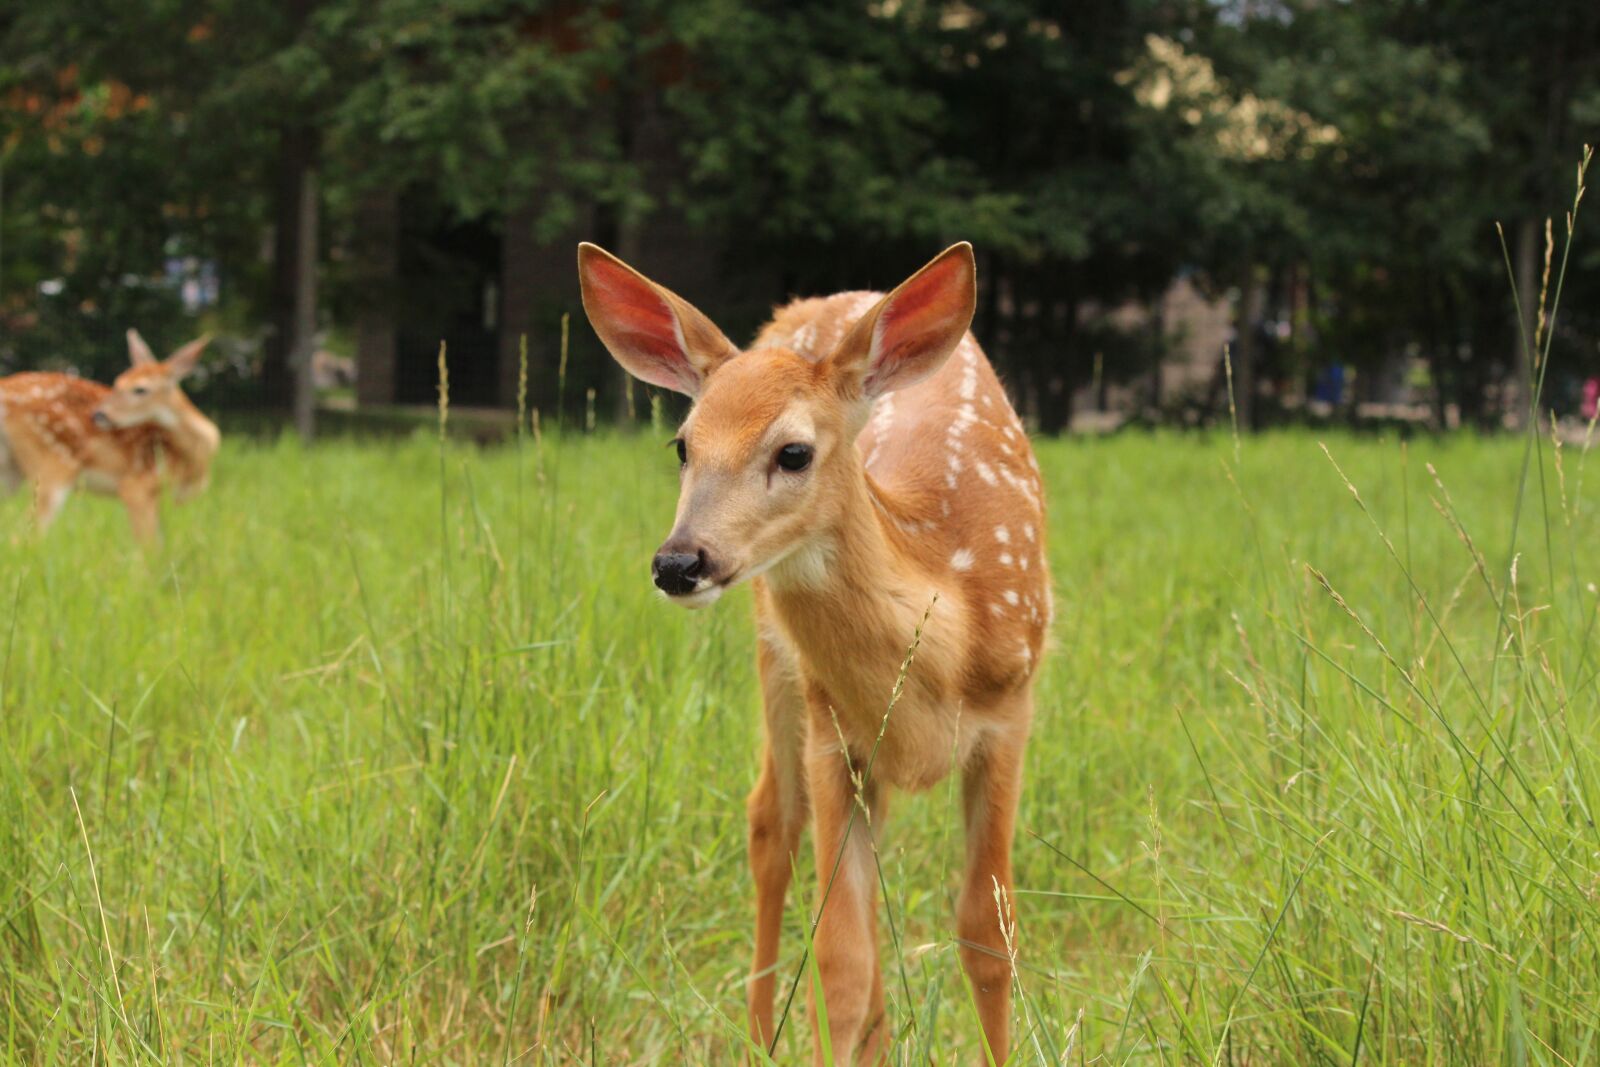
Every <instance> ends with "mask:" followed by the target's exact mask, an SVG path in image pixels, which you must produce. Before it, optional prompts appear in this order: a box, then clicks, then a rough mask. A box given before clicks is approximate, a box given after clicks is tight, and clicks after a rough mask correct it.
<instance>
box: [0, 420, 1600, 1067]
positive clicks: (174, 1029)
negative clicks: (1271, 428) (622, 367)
mask: <svg viewBox="0 0 1600 1067" xmlns="http://www.w3.org/2000/svg"><path fill="white" fill-rule="evenodd" d="M660 436H662V437H664V436H666V435H665V434H663V435H660ZM1328 446H1329V450H1330V451H1331V453H1332V456H1333V458H1334V459H1335V460H1337V462H1338V465H1339V467H1340V468H1342V470H1343V472H1344V474H1346V475H1348V477H1349V480H1350V482H1351V483H1352V484H1353V485H1354V486H1355V487H1356V488H1357V489H1358V490H1359V500H1358V499H1356V498H1355V497H1353V496H1352V494H1351V492H1350V491H1349V490H1348V489H1347V488H1346V485H1345V483H1344V482H1343V481H1342V480H1341V475H1340V473H1339V471H1338V470H1336V468H1335V467H1334V465H1333V464H1332V463H1330V461H1329V459H1328V458H1327V457H1325V456H1324V454H1323V453H1322V451H1321V450H1320V449H1319V447H1318V443H1317V440H1316V439H1315V438H1313V437H1310V436H1306V435H1298V434H1293V435H1275V436H1267V437H1263V438H1260V439H1256V440H1246V441H1244V442H1243V444H1242V447H1240V448H1239V450H1238V451H1237V452H1236V450H1235V445H1234V443H1233V442H1232V441H1231V440H1230V439H1229V438H1227V437H1225V436H1218V437H1212V438H1198V437H1185V436H1153V437H1140V436H1128V437H1121V438H1116V439H1108V440H1096V441H1071V442H1059V443H1043V444H1041V446H1040V454H1041V462H1042V465H1043V467H1044V469H1045V474H1046V479H1047V486H1048V490H1049V495H1050V503H1051V524H1050V553H1051V558H1052V561H1053V565H1054V568H1055V575H1056V588H1057V603H1058V605H1059V609H1058V616H1059V617H1058V622H1057V626H1056V633H1055V650H1054V652H1053V653H1052V654H1051V655H1050V657H1049V660H1048V662H1047V665H1046V668H1045V671H1044V674H1043V679H1042V682H1041V688H1040V701H1039V706H1040V712H1039V716H1038V721H1037V727H1036V733H1035V737H1034V741H1033V744H1032V748H1031V750H1030V753H1029V773H1028V784H1027V787H1026V790H1025V793H1024V798H1023V806H1022V812H1021V817H1020V825H1021V827H1022V829H1021V831H1020V833H1019V838H1018V842H1017V881H1018V887H1019V901H1018V909H1019V913H1020V914H1019V919H1020V939H1021V944H1020V958H1019V967H1018V973H1017V982H1016V997H1015V1005H1016V1014H1017V1019H1018V1029H1019V1032H1020V1033H1021V1034H1022V1035H1023V1038H1022V1041H1021V1044H1020V1047H1019V1049H1018V1051H1017V1053H1016V1056H1015V1062H1017V1063H1024V1064H1058V1063H1075V1064H1076V1063H1083V1064H1088V1063H1104V1064H1121V1063H1206V1064H1211V1063H1230V1064H1351V1063H1368V1064H1402V1063H1403V1064H1490V1063H1512V1064H1522V1063H1535V1064H1552V1065H1554V1064H1566V1063H1571V1064H1583V1063H1591V1064H1592V1063H1595V1062H1596V1061H1597V1060H1600V1041H1597V1034H1600V945H1597V938H1600V906H1597V905H1600V901H1597V899H1596V897H1597V893H1600V833H1597V831H1596V828H1595V821H1594V820H1595V805H1596V804H1597V803H1600V796H1597V795H1596V789H1597V787H1600V760H1597V755H1596V742H1597V740H1600V725H1597V722H1596V718H1597V711H1600V709H1597V701H1596V675H1597V672H1600V656H1597V655H1596V654H1595V651H1596V640H1595V633H1594V623H1595V613H1596V599H1597V598H1596V594H1595V587H1594V585H1592V584H1591V583H1592V582H1593V581H1595V580H1597V579H1600V573H1597V571H1600V567H1597V566H1596V561H1595V555H1594V552H1593V549H1594V547H1595V546H1596V545H1597V544H1600V521H1597V519H1596V517H1595V515H1596V511H1595V504H1594V503H1593V501H1594V500H1595V498H1596V496H1597V495H1600V493H1597V490H1600V485H1595V484H1593V483H1600V469H1590V470H1588V471H1587V472H1583V471H1582V469H1581V468H1582V457H1581V453H1579V452H1577V451H1576V450H1571V449H1569V450H1568V451H1567V452H1566V453H1565V454H1564V455H1563V456H1562V457H1561V458H1560V469H1559V470H1558V466H1557V462H1556V457H1554V456H1553V455H1552V454H1551V452H1550V450H1549V446H1548V445H1544V446H1541V454H1540V455H1539V456H1538V457H1536V458H1535V459H1534V460H1533V462H1532V464H1531V466H1530V467H1529V468H1528V470H1527V474H1526V478H1524V477H1523V463H1524V455H1525V448H1526V442H1525V441H1522V440H1519V439H1511V438H1503V439H1498V440H1480V439H1472V438H1466V437H1460V438H1453V439H1444V440H1433V439H1425V440H1420V441H1415V442H1412V443H1411V445H1410V446H1409V448H1408V449H1403V448H1402V447H1401V446H1400V445H1399V444H1398V443H1395V442H1393V441H1380V440H1376V439H1353V438H1337V437H1336V438H1334V439H1331V440H1329V441H1328ZM1428 464H1432V466H1433V468H1435V469H1436V470H1437V472H1438V477H1439V479H1440V480H1441V481H1442V484H1443V488H1441V487H1440V485H1439V484H1437V483H1436V482H1435V480H1434V476H1433V475H1432V474H1431V473H1430V471H1429V468H1428V466H1427V465H1428ZM1590 466H1591V467H1594V466H1595V465H1594V464H1592V463H1591V464H1590ZM1519 486H1520V487H1522V490H1523V491H1524V493H1525V498H1524V499H1522V501H1521V505H1520V509H1519V504H1518V501H1519ZM675 488H676V481H675V478H674V463H673V460H672V457H671V456H670V454H669V453H668V452H667V451H666V450H665V449H662V448H661V447H659V443H658V441H657V439H656V438H654V437H651V436H650V435H648V434H645V435H643V436H641V437H636V438H630V437H604V436H602V437H596V438H576V437H570V438H568V439H567V440H566V441H564V442H561V441H558V440H557V439H556V438H554V437H553V436H547V437H546V438H545V439H544V441H543V443H542V445H540V446H539V447H537V448H536V447H535V446H534V444H533V442H532V441H529V442H527V443H526V445H525V446H524V447H523V448H521V449H520V450H519V449H515V448H511V447H506V448H502V449H498V450H494V451H477V450H473V449H471V448H468V447H465V446H459V447H457V446H452V447H451V448H450V449H449V450H448V451H445V452H443V453H441V450H440V448H439V446H438V444H437V443H436V442H434V441H432V440H431V439H427V438H422V437H419V438H417V439H415V440H412V441H409V442H402V443H397V444H390V445H380V444H353V443H329V444H326V445H322V446H319V447H317V448H315V449H312V450H302V449H301V448H299V447H297V446H296V445H294V444H293V443H291V442H285V443H283V444H277V445H250V444H248V443H245V442H242V441H235V442H229V443H227V444H226V445H225V451H224V453H223V455H222V457H221V459H220V461H219V464H218V468H217V471H216V476H215V481H214V485H213V488H212V489H211V491H210V492H209V493H208V494H207V495H206V496H204V497H202V498H201V499H199V500H198V501H196V502H194V503H192V504H190V505H188V506H186V507H183V508H176V509H174V508H169V509H168V512H167V517H168V538H167V547H166V549H165V551H164V552H162V553H161V554H159V555H158V556H156V557H154V558H153V559H151V560H150V561H149V562H146V561H145V560H144V559H142V558H141V557H140V555H139V554H138V553H137V552H136V551H135V550H134V549H133V548H132V547H131V546H130V543H129V539H128V538H127V536H126V532H125V526H124V520H123V516H122V514H121V512H120V508H118V507H117V506H116V505H114V504H112V503H108V502H105V501H95V500H87V499H75V500H73V501H72V502H71V503H70V504H69V506H68V508H67V510H66V512H65V513H64V515H63V516H62V519H61V521H60V523H59V525H58V527H57V528H56V529H55V530H54V531H53V532H52V534H51V536H50V537H49V538H48V539H47V540H46V541H45V542H44V543H43V544H37V545H36V544H33V543H31V542H30V541H29V540H28V539H27V538H21V539H11V540H8V541H6V542H4V543H6V545H7V547H6V548H5V549H4V552H3V554H0V603H3V604H4V609H3V610H0V1050H3V1052H4V1058H5V1060H6V1061H8V1062H25V1063H33V1062H39V1063H75V1064H76V1063H91V1062H114V1063H142V1062H174V1063H176V1062H182V1063H212V1062H218V1063H233V1062H242V1063H371V1064H387V1063H413V1062H416V1063H436V1062H437V1063H457V1064H487V1063H502V1062H513V1063H524V1064H547V1063H548V1064H566V1063H585V1064H601V1063H606V1064H628V1063H653V1062H661V1063H695V1064H698V1063H712V1064H723V1063H733V1062H737V1059H738V1057H739V1056H741V1055H742V1054H743V1042H742V1029H743V1022H742V1018H743V1004H742V996H743V992H742V981H743V975H744V971H745V968H746V967H747V965H748V957H749V939H750V930H751V923H752V906H751V903H750V894H749V881H748V875H747V873H746V870H745V865H744V815H743V797H744V794H745V792H746V791H747V789H748V788H749V786H750V784H751V783H752V781H753V779H754V773H755V757H756V753H757V748H758V744H759V725H758V710H757V708H758V704H757V696H756V688H755V684H754V670H753V667H754V664H753V653H752V644H751V633H750V630H751V627H750V617H749V616H750V611H749V604H748V593H747V592H741V593H739V594H738V595H736V596H733V597H731V598H729V600H728V601H726V602H724V603H722V604H719V605H718V606H717V607H716V608H715V609H714V610H712V611H710V612H707V613H700V614H693V615H691V614H689V613H687V612H683V611H679V610H677V609H674V608H671V607H670V606H668V605H665V604H663V603H661V602H659V601H658V600H657V599H656V598H655V597H654V596H653V595H652V592H651V589H650V585H649V581H648V561H649V556H650V553H651V551H652V550H653V548H654V546H655V545H656V543H657V542H658V541H659V539H660V538H661V537H662V536H663V535H664V533H665V531H666V528H667V525H668V524H669V520H670V514H671V506H672V500H673V498H674V494H675ZM1446 490H1448V495H1447V494H1446ZM1519 514H1520V521H1519V519H1518V516H1519ZM24 519H25V501H24V500H23V499H21V497H20V495H19V496H18V497H16V498H13V499H11V500H9V501H6V502H4V504H3V506H0V527H3V530H4V531H5V532H6V533H8V534H9V533H11V532H12V531H16V530H20V529H21V528H22V527H23V525H24ZM1380 531H1381V532H1380ZM1462 531H1464V532H1465V535H1466V536H1463V533H1462ZM1513 537H1514V541H1513ZM957 801H958V795H957V794H955V793H953V792H952V790H951V788H950V787H948V786H946V785H941V786H940V787H938V788H936V789H935V790H933V791H932V792H930V793H929V794H926V795H923V796H919V797H914V798H907V799H902V800H901V801H899V802H898V803H897V805H896V807H895V811H894V816H893V820H892V823H891V825H890V826H889V828H888V831H887V834H886V836H885V838H884V841H883V853H882V854H883V863H884V871H883V874H884V878H885V881H886V882H887V885H888V887H889V900H888V906H889V908H890V910H891V914H892V917H893V924H894V927H895V930H896V932H897V934H898V938H897V944H891V943H890V941H889V939H888V937H887V934H886V935H885V939H884V960H885V966H886V969H887V985H888V990H889V996H890V999H891V1011H892V1013H893V1023H894V1026H895V1027H896V1034H897V1040H896V1044H895V1054H894V1059H895V1062H896V1063H904V1064H911V1063H916V1064H927V1063H930V1062H932V1063H940V1064H943V1063H950V1062H955V1061H957V1060H963V1061H967V1062H975V1060H976V1051H975V1049H976V1042H975V1036H974V1033H975V1026H974V1023H973V1020H972V1016H971V1013H970V1008H969V1005H968V1001H967V999H966V995H965V993H964V990H963V985H962V979H961V971H960V966H959V964H958V962H957V958H956V952H955V949H954V946H953V944H952V940H951V939H952V936H953V933H952V921H951V918H950V916H951V911H952V904H953V899H954V894H955V891H956V887H957V874H958V869H959V862H960V848H961V846H960V826H959V824H960V819H959V811H958V808H959V805H958V802H957ZM810 866H811V864H810V859H809V854H808V855H807V857H806V859H805V860H804V861H803V869H802V871H801V875H800V878H799V879H798V881H797V885H798V886H799V887H800V888H801V892H800V893H798V894H795V895H792V896H791V907H790V919H789V922H788V929H787V934H786V937H787V941H786V945H785V955H784V963H783V968H784V970H783V977H782V979H781V981H782V982H783V983H784V984H787V982H788V981H789V980H790V977H791V976H792V975H793V974H794V971H795V968H796V967H797V966H798V965H799V961H800V955H801V949H802V945H803V938H804V930H805V928H806V925H807V921H808V916H809V914H810V912H811V909H812V908H813V907H814V903H815V898H816V893H815V890H814V888H813V879H812V876H811V873H810ZM800 989H801V992H800V995H799V997H798V998H797V1000H796V1007H795V1011H794V1014H793V1016H792V1018H791V1019H790V1022H789V1025H788V1026H787V1027H786V1032H785V1035H784V1037H783V1043H782V1046H781V1047H780V1050H779V1060H780V1062H795V1061H796V1060H798V1059H799V1058H800V1057H801V1055H802V1053H805V1054H809V1044H810V1039H809V1036H808V1034H807V1033H806V1030H807V1026H806V1023H805V1012H804V1000H805V989H806V982H805V981H804V980H802V982H801V987H800Z"/></svg>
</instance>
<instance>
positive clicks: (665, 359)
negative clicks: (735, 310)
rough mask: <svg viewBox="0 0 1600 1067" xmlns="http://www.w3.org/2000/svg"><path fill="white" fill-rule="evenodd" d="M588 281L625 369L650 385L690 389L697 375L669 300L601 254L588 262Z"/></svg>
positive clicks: (680, 389) (689, 390) (683, 389)
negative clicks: (688, 356)
mask: <svg viewBox="0 0 1600 1067" xmlns="http://www.w3.org/2000/svg"><path fill="white" fill-rule="evenodd" d="M588 281H589V293H590V298H591V300H592V301H593V302H594V303H595V304H596V306H597V310H599V311H600V312H601V313H602V314H603V315H604V316H605V319H606V321H605V327H606V332H607V333H608V334H610V338H609V340H610V341H611V343H612V345H613V346H614V347H613V353H614V354H615V355H616V356H617V358H618V359H619V360H621V361H622V362H623V364H624V366H625V367H626V368H627V369H628V371H629V372H630V373H631V374H633V375H634V377H636V378H639V379H641V380H642V381H646V382H649V383H650V384H651V385H659V386H662V387H663V388H666V389H676V390H678V391H680V392H691V391H692V390H693V388H694V387H695V384H696V377H697V376H696V375H695V373H694V370H693V368H691V367H690V366H689V361H688V359H687V357H686V356H685V354H684V351H683V346H682V343H681V342H680V341H679V339H678V320H677V318H676V317H675V316H674V315H673V314H672V308H671V307H669V306H668V304H667V302H666V301H665V300H663V299H662V298H661V297H660V296H659V295H658V294H657V293H656V292H655V291H654V290H653V289H651V288H650V286H649V285H648V284H646V283H645V282H643V281H642V280H640V279H639V278H638V277H637V276H636V275H634V274H632V273H631V272H629V271H628V270H626V269H625V268H623V267H620V266H618V265H617V264H615V263H611V262H609V261H606V260H603V259H602V260H598V261H596V262H594V263H591V264H590V266H589V277H588Z"/></svg>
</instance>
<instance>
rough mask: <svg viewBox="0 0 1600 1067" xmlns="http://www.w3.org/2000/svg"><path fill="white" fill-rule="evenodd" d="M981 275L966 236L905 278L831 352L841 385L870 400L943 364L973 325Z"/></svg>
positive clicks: (831, 369)
mask: <svg viewBox="0 0 1600 1067" xmlns="http://www.w3.org/2000/svg"><path fill="white" fill-rule="evenodd" d="M977 278H978V269H977V265H976V264H975V263H974V262H973V259H972V246H971V245H970V244H968V243H967V242H965V241H963V242H961V243H960V244H958V245H952V246H950V247H949V248H947V249H945V250H944V251H943V252H941V253H939V255H937V256H935V257H934V259H933V260H932V262H930V263H929V264H928V265H927V266H925V267H923V268H922V269H921V270H919V271H917V273H915V274H913V275H912V276H911V277H910V278H907V279H906V280H905V281H904V282H901V283H900V285H899V287H898V288H896V289H895V291H894V292H892V293H890V294H889V295H888V296H886V297H884V298H883V299H882V300H880V301H878V303H877V305H876V306H875V307H874V308H873V309H872V310H871V311H868V312H867V313H866V314H865V315H863V316H862V317H861V318H860V319H859V320H858V321H857V322H856V324H855V325H854V326H852V327H851V328H850V332H849V333H848V334H846V335H845V338H844V340H843V341H841V342H839V347H838V348H836V349H835V350H834V352H833V354H832V355H831V356H829V357H828V361H827V365H828V370H829V373H830V374H832V375H833V376H834V379H835V382H836V384H837V385H838V388H839V391H840V392H841V393H843V394H844V395H845V396H850V397H866V398H867V399H869V400H870V399H873V398H876V397H879V396H882V395H883V394H884V393H887V392H889V391H891V390H894V389H904V388H905V387H906V386H908V385H915V384H916V383H917V382H920V381H922V379H924V378H926V377H928V375H930V374H932V373H933V372H934V371H936V370H938V369H939V368H940V366H942V365H943V364H944V361H945V360H946V359H949V358H950V353H951V352H954V351H955V348H956V346H957V345H959V344H960V343H961V339H962V338H963V337H965V336H966V333H967V328H968V327H969V326H971V325H972V314H973V312H974V310H976V308H977V303H978V289H977Z"/></svg>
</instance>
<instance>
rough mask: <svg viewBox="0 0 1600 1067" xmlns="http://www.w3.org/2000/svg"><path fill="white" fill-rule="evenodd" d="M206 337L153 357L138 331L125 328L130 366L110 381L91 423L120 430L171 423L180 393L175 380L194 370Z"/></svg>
mask: <svg viewBox="0 0 1600 1067" xmlns="http://www.w3.org/2000/svg"><path fill="white" fill-rule="evenodd" d="M210 341H211V338H210V337H199V338H196V339H195V340H193V341H190V342H189V343H188V344H186V345H184V346H183V347H182V348H180V349H178V350H177V351H176V352H174V353H172V355H170V356H168V357H167V358H166V359H165V360H159V359H156V357H155V353H154V352H151V351H150V346H149V345H147V344H145V342H144V338H143V337H140V336H139V331H138V330H129V331H128V357H129V359H130V360H132V363H133V365H132V366H131V367H129V368H128V369H127V370H125V371H123V372H122V373H121V374H119V375H117V380H116V381H114V382H112V383H111V392H110V394H108V395H107V396H106V398H105V399H104V400H103V401H101V402H100V406H99V407H98V408H96V409H95V412H94V421H95V425H96V426H99V427H101V428H102V429H111V428H113V427H115V428H117V429H124V428H126V427H129V426H142V425H145V424H146V423H154V424H156V425H157V426H172V425H173V424H174V423H175V422H177V419H178V409H177V404H178V403H179V398H180V397H181V396H182V391H181V390H180V389H179V388H178V383H179V382H180V381H182V380H183V379H184V378H185V377H187V376H188V375H189V373H190V372H191V371H193V370H194V368H195V364H196V363H198V362H199V360H200V353H201V351H202V350H204V348H205V347H206V345H207V344H208V343H210Z"/></svg>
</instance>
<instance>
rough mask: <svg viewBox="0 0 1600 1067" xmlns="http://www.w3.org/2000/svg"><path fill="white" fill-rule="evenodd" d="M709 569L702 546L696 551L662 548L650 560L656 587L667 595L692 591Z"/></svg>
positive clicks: (681, 594)
mask: <svg viewBox="0 0 1600 1067" xmlns="http://www.w3.org/2000/svg"><path fill="white" fill-rule="evenodd" d="M709 569H710V568H709V567H708V566H707V565H706V553H705V549H703V548H702V549H700V550H698V551H696V552H674V551H666V550H663V551H661V552H657V553H656V558H655V559H653V560H651V562H650V574H651V576H652V577H653V578H654V579H655V582H656V588H657V589H659V590H661V591H662V592H663V593H665V594H667V595H668V596H687V595H688V594H690V593H692V592H694V591H695V589H696V588H698V587H699V585H700V580H701V579H702V578H704V577H706V573H707V571H708V570H709Z"/></svg>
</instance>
